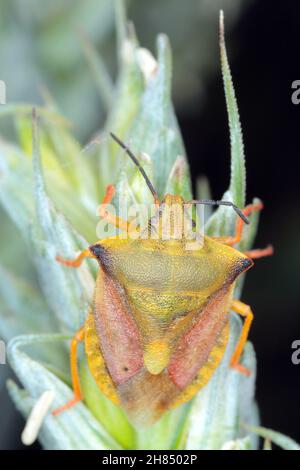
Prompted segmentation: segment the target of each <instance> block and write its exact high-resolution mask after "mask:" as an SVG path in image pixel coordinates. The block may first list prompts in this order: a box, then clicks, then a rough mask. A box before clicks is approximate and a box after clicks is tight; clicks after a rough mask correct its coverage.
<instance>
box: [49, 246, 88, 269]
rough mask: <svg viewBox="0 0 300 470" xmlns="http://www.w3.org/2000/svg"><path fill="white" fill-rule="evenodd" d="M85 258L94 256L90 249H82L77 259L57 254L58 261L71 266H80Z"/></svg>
mask: <svg viewBox="0 0 300 470" xmlns="http://www.w3.org/2000/svg"><path fill="white" fill-rule="evenodd" d="M85 258H93V255H92V253H91V252H90V250H89V249H87V250H84V251H82V252H81V253H80V254H79V255H78V256H76V258H75V259H72V260H69V259H64V258H62V257H61V256H56V261H58V262H59V263H61V264H64V265H65V266H70V267H72V268H79V266H80V265H81V263H82V262H83V260H84V259H85Z"/></svg>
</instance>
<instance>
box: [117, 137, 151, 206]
mask: <svg viewBox="0 0 300 470" xmlns="http://www.w3.org/2000/svg"><path fill="white" fill-rule="evenodd" d="M110 135H111V137H112V138H113V139H114V140H115V141H116V142H117V143H118V144H119V145H120V147H122V149H124V150H125V152H126V153H127V155H128V156H129V157H130V158H131V160H132V161H133V163H134V164H135V165H136V166H137V167H138V169H139V170H140V172H141V174H142V175H143V177H144V180H145V181H146V184H147V186H148V188H149V189H150V191H151V193H152V194H153V197H154V199H155V201H158V196H157V192H156V191H155V189H154V187H153V185H152V183H151V181H150V180H149V178H148V176H147V174H146V172H145V170H144V168H143V167H142V165H141V164H140V162H139V161H138V159H137V158H136V156H135V155H134V153H133V152H132V151H131V150H130V148H129V147H128V146H127V145H126V144H125V143H124V142H122V140H120V139H119V137H117V136H116V135H115V134H113V133H112V132H110Z"/></svg>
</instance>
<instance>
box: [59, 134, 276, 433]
mask: <svg viewBox="0 0 300 470" xmlns="http://www.w3.org/2000/svg"><path fill="white" fill-rule="evenodd" d="M112 137H113V138H114V140H115V141H116V142H117V143H118V144H119V145H120V146H121V147H122V148H123V149H124V150H125V152H126V153H127V154H128V155H129V157H130V158H131V159H132V160H133V162H134V163H135V165H136V166H137V167H138V168H139V170H140V172H141V174H142V175H143V177H144V179H145V182H146V184H147V185H148V187H149V190H150V191H151V193H152V195H153V198H154V203H155V208H156V213H155V214H154V216H153V217H151V218H150V219H149V221H148V224H147V226H146V228H144V229H143V234H144V235H145V231H147V234H148V235H149V234H150V235H154V236H149V237H145V236H142V237H139V238H136V237H131V236H130V226H129V225H130V224H129V222H128V221H127V220H123V219H121V218H120V217H118V216H115V215H112V214H111V213H110V212H109V211H108V209H107V205H108V204H109V203H110V201H111V200H112V199H113V197H114V187H113V186H112V185H110V186H108V188H107V192H106V196H105V198H104V201H103V204H102V205H101V206H100V207H101V209H100V216H101V217H102V218H104V219H105V220H106V221H107V222H108V223H110V224H113V225H114V226H116V227H117V228H118V229H121V230H123V231H125V232H126V236H125V237H124V236H123V237H121V238H120V237H118V236H116V237H108V238H104V239H102V240H99V241H97V242H96V243H95V244H93V245H91V246H89V247H88V248H87V249H86V250H85V251H83V252H82V253H81V254H80V255H79V256H78V257H77V258H76V259H75V260H65V259H62V258H60V257H57V260H58V261H59V262H61V263H63V264H65V265H66V266H71V267H78V266H80V264H81V263H82V261H83V260H84V259H85V258H86V257H91V258H94V259H96V260H97V261H98V263H99V271H98V275H97V280H96V287H95V293H94V301H93V305H92V306H91V308H90V312H89V314H88V317H87V320H86V322H85V324H84V326H83V327H82V328H81V329H80V330H79V331H78V332H77V333H76V335H75V337H74V339H73V340H72V343H71V353H70V358H71V374H72V380H73V389H74V399H73V400H71V401H70V402H69V403H67V404H65V405H64V406H62V407H61V408H59V409H57V410H55V411H54V412H53V413H54V414H58V413H60V412H62V411H64V410H66V409H68V408H70V407H71V406H73V405H75V404H76V403H77V402H78V401H80V400H82V399H83V394H82V390H81V387H80V381H79V375H78V368H77V346H78V343H79V342H80V341H84V342H85V351H86V354H87V359H88V364H89V368H90V371H91V373H92V375H93V377H94V379H95V381H96V383H97V385H98V387H99V389H100V390H101V391H102V392H103V393H104V395H106V396H107V397H108V398H109V399H110V400H111V401H112V402H114V403H115V404H118V405H121V406H122V407H123V408H124V409H125V411H126V412H127V414H128V416H129V419H130V420H131V421H132V422H133V423H135V424H139V425H151V424H153V423H154V422H155V421H156V420H157V419H159V418H160V417H161V415H162V414H163V413H164V412H165V411H167V410H168V409H170V408H173V407H176V406H178V405H180V404H182V403H184V402H186V401H188V400H190V399H191V398H192V397H193V396H194V395H195V393H196V392H197V391H198V390H200V389H201V388H202V387H203V386H204V385H205V384H206V383H207V382H208V381H209V380H210V378H211V376H212V375H213V373H214V371H215V370H216V368H217V367H218V365H219V363H220V361H221V359H222V357H223V354H224V351H225V348H226V344H227V341H228V337H229V312H230V310H233V311H235V312H237V313H238V314H240V315H241V316H243V317H244V318H245V321H244V324H243V328H242V331H241V335H240V338H239V340H238V343H237V345H236V348H235V352H234V354H233V356H232V358H231V362H230V365H229V366H231V367H234V368H235V369H236V370H238V371H239V372H241V373H243V374H246V375H249V371H248V370H247V369H246V368H245V367H244V366H243V365H241V364H240V357H241V354H242V352H243V348H244V345H245V342H246V340H247V337H248V332H249V329H250V325H251V322H252V319H253V313H252V311H251V308H250V307H249V306H248V305H246V304H244V303H242V302H241V301H239V300H235V299H234V298H233V291H234V286H235V282H236V280H237V278H238V276H239V275H240V274H241V273H243V272H245V271H246V270H248V269H249V268H251V267H252V265H253V258H259V257H261V256H267V255H270V254H271V253H272V248H271V247H268V248H266V249H265V250H253V251H251V252H247V253H242V252H240V251H238V250H236V249H234V248H233V245H235V244H236V243H238V242H239V241H240V239H241V236H242V231H243V227H244V224H246V223H249V221H248V219H247V216H248V215H249V214H250V213H251V212H252V211H256V210H261V209H262V204H261V203H259V204H252V205H249V206H247V207H246V208H244V209H243V210H241V209H239V208H237V207H236V206H235V205H234V204H232V202H228V201H212V200H193V201H189V202H188V203H187V202H186V201H184V200H183V199H182V198H181V197H180V196H176V195H170V194H167V195H166V196H165V197H164V199H163V200H162V201H160V200H159V198H158V195H157V193H156V191H155V189H154V187H153V185H152V183H151V181H150V180H149V178H148V176H147V175H146V173H145V171H144V169H143V168H142V166H141V165H140V163H139V161H138V160H137V158H136V157H135V156H134V154H133V153H132V152H131V150H130V149H129V148H128V147H127V146H126V145H125V144H124V143H123V142H122V141H120V140H119V139H118V138H117V137H116V136H115V135H113V134H112ZM187 204H188V205H198V204H199V205H217V206H220V205H226V206H231V207H232V208H233V209H234V210H235V211H236V213H237V222H236V230H235V234H234V235H233V236H228V237H222V238H211V237H207V236H204V235H203V237H202V240H201V241H202V243H201V244H200V246H199V248H198V249H192V250H190V249H187V245H188V244H189V243H190V239H189V237H187V235H186V231H185V230H184V229H183V227H185V222H187V221H188V222H190V225H193V224H192V223H191V222H192V221H193V217H191V218H190V219H188V217H187V215H186V205H187ZM173 206H176V209H177V211H175V212H174V211H173V210H172V209H173ZM166 214H167V217H165V215H166ZM179 219H180V220H181V221H182V220H183V221H184V223H183V224H179V222H178V221H179ZM166 220H169V221H171V222H172V224H171V226H172V227H173V228H171V231H170V230H169V231H168V234H169V235H171V236H169V237H168V236H165V230H164V228H165V221H166ZM187 225H189V224H187ZM175 229H176V231H177V236H176V237H174V236H172V235H174V230H175Z"/></svg>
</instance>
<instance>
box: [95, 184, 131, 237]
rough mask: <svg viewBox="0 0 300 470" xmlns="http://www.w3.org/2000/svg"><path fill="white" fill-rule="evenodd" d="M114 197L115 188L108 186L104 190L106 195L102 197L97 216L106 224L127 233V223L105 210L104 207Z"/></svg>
mask: <svg viewBox="0 0 300 470" xmlns="http://www.w3.org/2000/svg"><path fill="white" fill-rule="evenodd" d="M114 195H115V188H114V186H113V185H112V184H109V185H108V186H107V188H106V194H105V196H104V199H103V202H102V204H101V205H100V208H99V216H100V217H101V218H102V219H105V220H106V221H107V222H108V223H110V224H112V225H114V226H115V227H117V228H120V229H121V230H125V231H126V232H127V231H128V226H129V224H128V222H127V221H126V220H123V219H122V218H121V217H118V216H116V215H113V214H111V213H110V212H108V210H107V208H106V205H107V204H109V203H110V202H111V201H112V199H113V197H114Z"/></svg>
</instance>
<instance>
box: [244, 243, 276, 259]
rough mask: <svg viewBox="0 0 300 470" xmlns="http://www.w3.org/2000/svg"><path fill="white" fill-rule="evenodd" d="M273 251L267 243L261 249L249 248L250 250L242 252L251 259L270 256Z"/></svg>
mask: <svg viewBox="0 0 300 470" xmlns="http://www.w3.org/2000/svg"><path fill="white" fill-rule="evenodd" d="M273 253H274V249H273V247H272V245H269V246H267V247H266V248H263V249H256V250H250V251H245V252H244V254H245V255H246V256H248V257H249V258H252V259H258V258H263V257H264V256H272V255H273Z"/></svg>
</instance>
